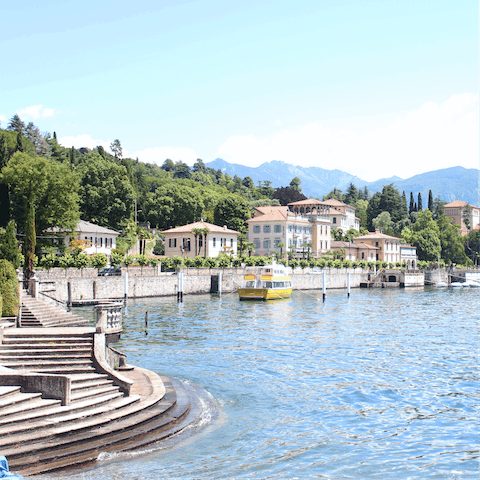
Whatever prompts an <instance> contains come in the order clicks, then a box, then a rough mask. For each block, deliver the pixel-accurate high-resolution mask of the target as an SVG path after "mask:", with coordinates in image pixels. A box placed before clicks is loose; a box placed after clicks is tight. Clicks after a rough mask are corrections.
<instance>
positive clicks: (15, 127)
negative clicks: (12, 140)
mask: <svg viewBox="0 0 480 480" xmlns="http://www.w3.org/2000/svg"><path fill="white" fill-rule="evenodd" d="M7 129H8V130H11V131H13V132H17V133H20V134H22V135H23V132H24V131H25V123H24V122H23V121H22V119H21V118H20V117H19V115H18V114H17V113H16V114H15V115H14V116H13V117H12V118H11V119H10V123H9V124H8V127H7Z"/></svg>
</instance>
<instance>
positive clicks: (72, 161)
mask: <svg viewBox="0 0 480 480" xmlns="http://www.w3.org/2000/svg"><path fill="white" fill-rule="evenodd" d="M76 164H77V159H76V158H75V148H74V147H72V148H71V150H70V165H71V166H72V167H73V166H74V165H76Z"/></svg>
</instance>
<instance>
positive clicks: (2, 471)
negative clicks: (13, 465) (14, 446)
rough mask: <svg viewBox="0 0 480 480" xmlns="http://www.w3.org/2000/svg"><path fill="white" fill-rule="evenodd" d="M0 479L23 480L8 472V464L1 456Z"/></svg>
mask: <svg viewBox="0 0 480 480" xmlns="http://www.w3.org/2000/svg"><path fill="white" fill-rule="evenodd" d="M0 478H17V479H21V480H23V477H21V476H20V475H17V474H16V473H10V472H9V471H8V462H7V459H6V458H5V457H4V456H3V455H0Z"/></svg>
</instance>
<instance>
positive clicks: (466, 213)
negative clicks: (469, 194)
mask: <svg viewBox="0 0 480 480" xmlns="http://www.w3.org/2000/svg"><path fill="white" fill-rule="evenodd" d="M471 218H472V207H470V205H469V204H468V203H467V204H466V205H465V208H464V209H463V212H462V220H463V223H464V224H465V227H467V230H468V231H469V232H470V229H471V228H472V223H471V221H470V219H471Z"/></svg>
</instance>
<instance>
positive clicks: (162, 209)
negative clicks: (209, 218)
mask: <svg viewBox="0 0 480 480" xmlns="http://www.w3.org/2000/svg"><path fill="white" fill-rule="evenodd" d="M204 209H205V203H204V197H203V196H202V191H201V190H200V189H199V188H194V187H190V186H187V185H182V184H178V183H174V182H171V183H167V184H165V185H163V186H162V187H159V188H157V189H156V190H155V192H153V193H148V194H147V195H146V197H145V199H144V201H143V203H142V210H143V212H144V217H145V219H146V220H147V221H148V222H150V224H151V225H153V226H155V227H157V228H160V229H162V230H163V229H167V228H171V227H177V226H180V225H187V224H189V223H193V222H198V221H199V220H200V219H201V218H202V213H203V210H204Z"/></svg>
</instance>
